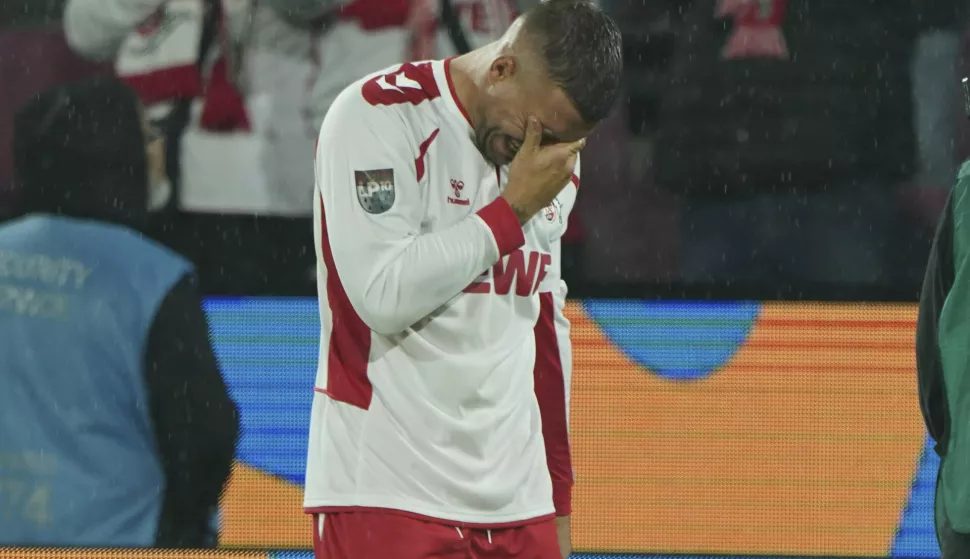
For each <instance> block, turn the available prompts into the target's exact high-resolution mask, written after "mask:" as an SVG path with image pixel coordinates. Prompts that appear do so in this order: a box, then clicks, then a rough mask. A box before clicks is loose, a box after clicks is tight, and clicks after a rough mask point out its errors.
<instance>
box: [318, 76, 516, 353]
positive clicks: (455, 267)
mask: <svg viewBox="0 0 970 559" xmlns="http://www.w3.org/2000/svg"><path fill="white" fill-rule="evenodd" d="M427 132H428V134H427V136H428V137H429V138H431V136H432V135H433V134H436V130H435V129H432V130H429V131H427ZM433 141H434V139H433V138H431V139H430V140H425V142H427V143H428V144H430V142H433ZM418 144H419V142H414V141H412V140H411V138H409V135H408V133H407V131H406V129H405V128H404V125H403V122H401V121H400V120H399V119H397V120H395V118H394V117H393V116H392V114H391V113H388V112H386V111H385V110H384V109H383V108H382V107H373V106H370V105H368V104H367V103H365V102H364V101H363V100H361V99H360V98H359V96H358V95H356V94H354V92H351V91H345V93H344V94H342V95H341V96H340V97H338V98H337V101H336V102H335V103H334V106H333V108H332V109H331V110H330V112H329V113H328V115H327V117H326V119H325V120H324V123H323V126H322V127H321V131H320V136H319V141H318V144H317V152H316V162H315V173H316V185H317V189H318V191H319V193H320V198H321V201H322V205H323V215H322V217H323V218H324V219H325V228H326V236H327V239H328V243H329V247H328V248H329V249H330V250H331V251H332V255H333V262H334V265H335V268H336V271H337V274H338V275H339V278H340V283H341V284H342V285H343V286H344V289H345V291H346V294H347V298H348V299H349V301H350V303H351V304H352V305H353V307H354V309H355V310H356V311H357V313H358V314H359V315H360V317H361V319H362V320H363V321H364V323H365V324H367V326H368V327H369V328H370V329H371V330H373V331H374V332H377V333H378V334H382V335H394V334H399V333H401V332H403V331H405V330H406V329H407V328H408V327H410V326H412V325H413V324H415V323H416V322H418V321H420V320H421V319H423V318H425V317H426V316H428V315H429V314H430V313H432V312H433V311H434V310H436V309H437V308H439V307H440V306H442V305H444V304H445V303H447V302H448V301H449V300H450V299H451V298H453V297H455V296H456V295H458V294H459V293H460V292H461V291H462V289H464V288H465V287H467V286H468V285H469V284H470V283H471V282H472V281H473V280H474V279H475V278H477V277H478V276H479V275H480V274H481V273H482V270H486V269H488V268H490V267H491V266H492V265H493V264H495V263H496V262H497V261H498V260H499V259H500V258H501V257H502V256H505V255H507V254H509V253H511V252H512V251H514V250H515V249H518V248H519V247H521V246H522V245H523V244H524V243H525V238H524V236H523V232H522V227H521V226H520V224H519V222H518V219H517V217H516V216H515V213H514V212H513V211H512V209H511V207H509V205H508V204H507V203H506V202H505V200H504V199H502V198H498V199H497V200H495V201H494V202H492V203H491V204H489V205H488V206H486V207H484V208H483V209H482V210H480V211H479V212H477V213H476V214H472V215H470V216H468V217H467V218H465V219H463V220H461V221H459V222H458V223H455V224H454V225H452V226H450V227H448V228H445V229H442V230H438V231H435V232H433V233H424V232H422V222H423V221H424V211H423V208H424V206H425V203H426V193H427V192H428V190H429V189H430V187H429V185H428V184H427V183H428V180H429V179H428V176H427V175H425V176H423V177H421V178H420V179H419V177H418V174H419V172H420V171H419V169H420V168H422V167H423V165H424V164H423V162H420V163H419V161H421V159H422V157H424V153H423V152H424V151H425V150H426V149H427V145H425V146H424V149H422V146H420V145H418ZM368 177H370V178H368ZM371 180H372V181H375V182H371V183H370V184H371V186H368V185H367V184H366V183H367V182H368V181H371ZM388 180H389V184H388ZM379 182H384V183H385V188H387V187H388V186H389V188H390V192H391V194H389V195H388V196H389V197H390V202H388V203H386V204H385V205H386V206H387V207H386V209H385V208H383V207H376V206H380V205H381V204H379V203H378V202H377V201H376V200H375V201H374V202H373V204H372V205H371V207H370V210H371V211H368V210H367V209H365V208H364V204H366V203H367V194H366V193H367V192H369V191H368V190H367V189H368V188H371V189H373V188H376V187H377V183H379ZM358 185H359V186H358ZM360 189H364V190H363V191H362V193H360V194H359V193H358V190H360ZM438 190H439V191H440V190H447V187H445V188H443V189H442V188H439V189H438Z"/></svg>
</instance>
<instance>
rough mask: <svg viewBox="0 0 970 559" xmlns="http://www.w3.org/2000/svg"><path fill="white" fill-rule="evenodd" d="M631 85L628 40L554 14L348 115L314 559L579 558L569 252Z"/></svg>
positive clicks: (578, 9)
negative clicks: (607, 133)
mask: <svg viewBox="0 0 970 559" xmlns="http://www.w3.org/2000/svg"><path fill="white" fill-rule="evenodd" d="M621 67H622V61H621V55H620V32H619V30H618V28H617V25H616V23H615V22H613V21H612V20H611V19H610V18H609V17H608V16H607V15H605V14H604V13H603V12H602V11H601V10H600V9H599V8H597V7H596V6H595V5H593V4H592V3H590V2H586V1H581V0H550V1H548V2H545V3H542V4H539V5H538V6H536V7H535V8H533V9H532V10H531V11H529V12H527V13H526V14H525V15H524V16H523V17H521V18H519V19H518V20H517V21H516V22H515V24H514V25H513V26H512V27H511V28H510V29H509V31H508V33H506V35H505V36H504V37H503V38H502V39H501V40H499V41H498V42H496V43H493V44H491V45H487V46H485V47H483V48H480V49H478V50H474V51H472V52H470V53H468V54H466V55H462V56H460V57H457V58H453V59H449V60H444V61H429V62H420V63H409V64H403V65H400V66H395V67H393V68H389V69H387V70H384V71H382V72H379V73H377V74H374V75H371V76H368V77H366V78H364V79H362V80H361V81H359V82H357V83H355V84H353V85H351V86H350V87H348V88H347V89H346V90H345V91H344V92H343V93H341V95H340V96H339V97H338V98H337V100H336V101H335V102H334V104H333V106H332V108H331V110H330V112H329V113H328V115H327V117H326V119H325V121H324V123H323V126H322V128H321V131H320V136H319V139H318V144H317V151H316V160H315V172H316V192H315V194H316V200H315V211H316V237H317V259H318V289H319V293H320V318H321V323H322V331H321V348H320V365H319V370H318V373H317V378H316V384H315V388H314V390H315V392H316V394H315V395H314V402H313V413H312V420H311V425H310V445H309V455H308V462H307V475H306V490H305V502H304V506H305V509H306V511H307V512H308V513H311V514H313V515H315V516H314V519H315V522H314V548H315V552H316V556H317V557H318V558H326V559H378V558H394V559H425V558H430V557H434V558H438V559H452V558H454V559H459V558H462V559H464V558H467V557H476V558H480V559H499V558H501V559H505V558H516V559H560V558H561V557H565V556H567V555H568V554H569V551H570V546H569V524H568V521H569V513H570V490H571V486H572V483H573V474H572V467H571V464H570V455H569V441H568V428H567V410H568V408H569V405H568V397H569V382H570V369H571V356H570V343H569V323H568V321H567V320H566V319H565V318H564V316H563V314H562V310H563V306H564V304H565V295H566V289H565V286H564V285H563V284H562V282H561V280H560V277H559V259H560V246H559V244H560V241H559V239H560V236H561V235H562V234H563V232H564V231H565V228H566V223H567V217H568V214H569V212H570V210H571V209H572V206H573V203H574V201H575V199H576V189H577V187H578V186H579V182H580V167H579V152H580V150H581V149H582V147H583V145H584V142H585V140H584V138H585V137H586V136H587V135H588V134H589V132H590V130H591V129H592V127H593V126H594V125H595V124H596V123H597V122H599V121H600V120H602V119H603V118H604V117H606V116H607V114H608V113H609V111H610V109H611V107H612V105H613V102H614V100H615V98H616V96H617V92H618V90H619V81H620V73H621Z"/></svg>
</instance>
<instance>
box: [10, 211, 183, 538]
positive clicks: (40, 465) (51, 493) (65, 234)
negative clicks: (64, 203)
mask: <svg viewBox="0 0 970 559" xmlns="http://www.w3.org/2000/svg"><path fill="white" fill-rule="evenodd" d="M190 271H191V266H190V264H189V263H188V262H187V261H186V260H185V259H183V258H181V257H180V256H177V255H176V254H175V253H173V252H171V251H169V250H167V249H165V248H163V247H161V246H160V245H157V244H155V243H153V242H151V241H148V240H145V239H143V238H141V237H140V236H139V235H138V234H137V233H135V232H134V231H132V230H130V229H127V228H125V227H121V226H117V225H109V224H105V223H100V222H95V221H88V220H80V219H73V218H67V217H55V216H48V215H42V214H34V215H31V216H28V217H25V218H21V219H18V220H14V221H11V222H8V223H6V224H4V225H2V226H0V545H17V544H23V545H54V546H60V545H65V546H67V545H70V546H129V547H145V546H151V545H153V543H154V541H155V533H156V529H157V525H158V518H159V515H160V512H161V508H162V499H163V495H164V490H165V478H164V474H163V472H162V467H161V463H160V461H159V458H158V451H157V448H156V444H155V435H154V432H153V430H152V424H151V418H150V413H149V401H148V394H147V392H146V388H145V381H144V366H143V362H144V353H145V344H146V341H147V337H148V334H149V330H150V328H151V325H152V321H153V320H154V317H155V314H156V312H157V311H158V307H159V305H160V304H161V302H162V300H163V299H164V298H165V296H166V294H167V293H168V292H169V291H170V290H171V288H172V287H173V286H174V285H175V284H176V283H177V282H178V281H179V280H180V279H181V278H182V277H184V276H185V275H186V274H187V273H189V272H190Z"/></svg>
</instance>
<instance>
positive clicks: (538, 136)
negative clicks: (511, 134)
mask: <svg viewBox="0 0 970 559" xmlns="http://www.w3.org/2000/svg"><path fill="white" fill-rule="evenodd" d="M540 144H542V125H541V124H539V119H537V118H536V117H534V116H530V117H529V121H528V123H526V127H525V139H524V140H522V147H521V148H519V151H522V150H528V151H529V152H530V153H531V152H534V151H537V150H538V149H539V145H540Z"/></svg>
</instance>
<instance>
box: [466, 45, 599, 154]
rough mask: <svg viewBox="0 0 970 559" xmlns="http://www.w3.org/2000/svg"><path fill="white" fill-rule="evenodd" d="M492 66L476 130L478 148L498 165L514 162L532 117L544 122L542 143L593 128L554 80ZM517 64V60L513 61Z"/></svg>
mask: <svg viewBox="0 0 970 559" xmlns="http://www.w3.org/2000/svg"><path fill="white" fill-rule="evenodd" d="M501 61H502V59H501V58H500V59H498V60H496V61H495V63H493V65H492V72H491V74H490V76H489V77H490V79H491V83H490V84H489V85H490V87H489V89H488V97H487V102H486V103H485V107H484V114H483V115H482V119H481V120H480V122H481V123H482V124H481V125H479V126H478V128H477V129H476V130H475V140H476V143H477V144H478V149H479V151H481V152H482V155H484V156H485V158H486V159H488V160H489V161H491V162H492V163H494V164H496V165H506V164H508V163H510V162H511V161H512V159H513V158H514V157H515V154H516V153H518V151H519V147H520V146H521V145H522V141H523V139H524V138H525V129H526V125H527V123H528V119H529V117H530V116H535V117H536V118H538V119H539V122H540V123H542V128H543V134H542V143H543V144H553V143H557V142H572V141H575V140H578V139H580V138H584V137H586V136H587V135H588V134H589V132H590V129H591V128H592V127H591V126H590V125H588V124H587V123H585V122H583V119H582V117H581V116H580V115H579V111H577V110H576V108H575V107H574V106H573V104H572V102H571V101H570V100H569V98H568V97H567V96H566V94H565V93H564V92H563V91H562V90H561V89H560V88H559V87H558V86H556V85H555V84H554V83H552V82H550V81H549V80H546V79H544V78H540V77H537V76H529V75H524V73H522V72H514V71H511V72H509V71H508V69H507V68H506V69H504V71H503V68H501V67H499V68H496V66H497V65H498V66H500V65H501ZM512 64H514V61H513V62H512Z"/></svg>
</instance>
